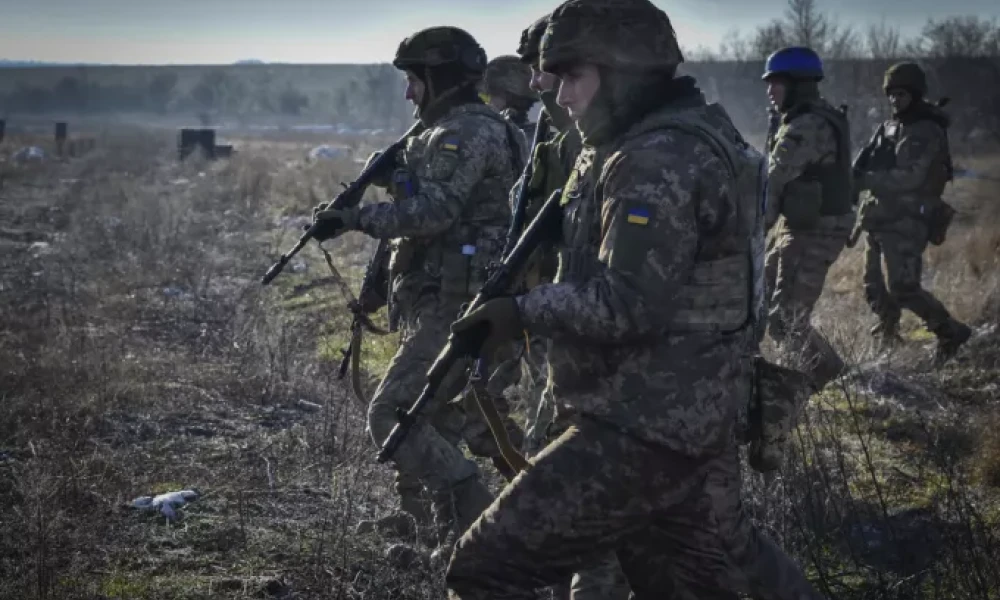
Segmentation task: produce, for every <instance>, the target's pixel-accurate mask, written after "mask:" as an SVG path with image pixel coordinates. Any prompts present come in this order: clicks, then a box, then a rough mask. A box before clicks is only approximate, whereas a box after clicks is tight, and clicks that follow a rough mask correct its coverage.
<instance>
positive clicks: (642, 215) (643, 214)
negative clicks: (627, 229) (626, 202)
mask: <svg viewBox="0 0 1000 600" xmlns="http://www.w3.org/2000/svg"><path fill="white" fill-rule="evenodd" d="M627 220H628V222H629V223H631V224H633V225H647V224H649V211H648V210H646V209H645V208H638V207H636V208H630V209H628V217H627Z"/></svg>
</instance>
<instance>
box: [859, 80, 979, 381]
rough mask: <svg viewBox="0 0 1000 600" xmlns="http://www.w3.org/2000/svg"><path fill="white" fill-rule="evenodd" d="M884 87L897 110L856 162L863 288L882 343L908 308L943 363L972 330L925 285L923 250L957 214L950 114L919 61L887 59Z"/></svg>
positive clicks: (895, 335) (891, 338)
mask: <svg viewBox="0 0 1000 600" xmlns="http://www.w3.org/2000/svg"><path fill="white" fill-rule="evenodd" d="M883 90H884V91H885V95H886V96H887V97H888V100H889V104H890V106H891V107H892V118H891V119H889V120H888V121H886V122H885V123H883V124H882V125H881V126H880V127H879V129H878V131H876V133H875V136H874V137H873V138H872V140H871V141H870V142H869V144H868V146H867V147H866V148H864V149H863V150H862V152H861V153H860V154H859V161H858V164H856V165H855V167H856V169H857V170H858V172H857V179H858V188H859V189H862V190H868V191H869V192H870V194H871V195H870V196H869V197H868V198H867V199H866V201H865V202H864V203H863V204H862V207H861V222H860V225H861V228H862V229H863V230H864V231H865V232H866V234H867V235H866V236H865V241H866V244H865V275H864V282H865V296H866V298H867V300H868V304H869V306H871V309H872V311H874V312H875V314H876V315H877V316H878V319H879V321H878V323H877V324H876V325H875V327H874V328H873V329H872V334H873V335H875V336H876V339H877V340H878V341H879V342H880V344H881V345H882V346H883V347H885V346H889V345H892V344H894V343H896V342H897V341H898V339H899V320H900V316H901V314H902V309H904V308H906V309H909V310H910V311H912V312H914V313H916V315H917V316H918V317H920V319H921V320H922V321H923V322H924V324H925V326H926V327H927V329H928V330H929V331H931V332H933V333H934V335H935V336H937V339H938V341H937V348H936V349H935V354H934V361H935V363H936V364H942V363H944V362H945V361H947V360H948V359H950V358H951V357H952V356H954V355H955V353H956V352H958V349H959V348H960V347H961V346H962V344H964V343H965V342H966V341H967V340H968V339H969V337H970V336H971V335H972V331H971V329H970V328H969V327H968V326H967V325H966V324H964V323H961V322H959V321H958V320H956V319H955V318H954V317H952V316H951V314H950V313H949V312H948V309H946V308H945V307H944V305H943V304H941V301H940V300H938V299H937V298H935V297H934V295H933V294H931V293H930V292H929V291H927V290H925V289H924V288H923V286H922V285H921V271H922V269H923V253H924V250H925V249H926V248H927V244H928V243H931V244H941V243H943V242H944V237H945V232H946V230H947V228H948V225H949V223H950V222H951V217H952V215H953V214H954V209H952V208H951V207H950V206H948V204H947V203H945V202H944V201H943V200H942V199H941V194H942V193H943V192H944V188H945V185H946V184H947V183H948V181H950V180H951V178H952V163H951V153H950V150H949V147H948V126H949V125H950V119H949V118H948V115H947V114H945V112H944V111H942V110H941V108H940V107H939V106H936V105H934V104H932V103H930V102H928V101H927V100H926V98H925V97H926V95H927V77H926V75H925V74H924V71H923V69H921V68H920V66H919V65H917V64H916V63H912V62H903V63H898V64H895V65H892V66H891V67H889V69H888V70H887V71H886V73H885V79H884V81H883ZM883 261H884V262H885V272H883V270H882V263H883ZM887 281H888V285H886V283H887Z"/></svg>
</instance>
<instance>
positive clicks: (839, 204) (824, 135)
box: [762, 47, 854, 388]
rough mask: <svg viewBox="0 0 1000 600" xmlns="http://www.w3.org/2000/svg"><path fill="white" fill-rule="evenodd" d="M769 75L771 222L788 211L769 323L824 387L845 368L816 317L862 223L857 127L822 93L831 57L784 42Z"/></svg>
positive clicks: (778, 241) (777, 238)
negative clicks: (855, 179) (834, 268)
mask: <svg viewBox="0 0 1000 600" xmlns="http://www.w3.org/2000/svg"><path fill="white" fill-rule="evenodd" d="M762 79H763V80H764V81H765V82H767V95H768V98H769V99H770V101H771V107H772V109H773V110H774V111H775V112H776V113H777V115H778V119H779V120H778V122H777V123H776V124H777V130H776V131H775V133H774V135H773V136H768V146H767V152H768V156H769V161H768V189H767V195H768V218H767V224H766V227H767V228H768V229H770V228H771V226H772V225H773V224H774V223H775V221H777V220H778V218H779V215H780V219H781V222H780V225H779V226H778V230H777V231H776V232H775V235H774V237H773V247H772V248H771V249H770V251H769V252H768V255H767V267H766V271H767V283H768V285H767V289H768V290H773V293H772V296H771V308H770V311H771V312H770V319H769V320H768V326H769V331H770V333H771V337H772V338H773V339H774V340H775V341H776V342H778V343H780V344H782V346H783V347H784V349H785V351H786V354H787V355H790V356H791V355H794V356H797V357H799V358H798V360H801V361H802V366H803V367H804V368H805V370H806V371H807V372H808V373H810V374H811V375H812V377H813V379H814V381H815V383H816V385H817V387H820V388H821V387H823V386H824V385H825V384H826V383H827V382H828V381H830V380H831V379H833V378H834V377H836V376H837V375H838V374H839V373H840V372H841V371H843V369H844V362H843V361H842V360H841V358H840V357H839V356H838V355H837V352H836V351H835V350H834V349H833V347H832V346H831V345H830V342H828V341H827V340H826V338H824V337H823V335H822V334H820V333H819V332H818V331H816V329H814V328H813V326H812V325H811V324H810V322H809V320H810V317H811V316H812V311H813V307H814V306H815V304H816V301H817V300H819V296H820V294H821V293H822V292H823V282H824V281H825V280H826V274H827V271H829V270H830V266H831V265H832V264H833V263H834V261H836V260H837V257H838V256H839V255H840V253H841V251H842V250H843V249H844V246H845V244H846V242H847V238H848V236H849V235H850V232H851V226H852V225H853V223H854V213H853V205H852V202H851V190H852V187H851V156H850V153H851V140H850V128H849V127H848V124H847V118H846V117H845V115H844V113H843V112H841V111H840V110H837V109H835V108H833V107H832V106H830V104H829V103H827V102H826V100H824V99H823V98H822V97H821V96H820V93H819V88H818V83H819V82H820V81H821V80H822V79H823V63H822V61H821V60H820V58H819V56H817V55H816V53H815V52H813V51H812V50H811V49H809V48H801V47H791V48H784V49H782V50H778V51H777V52H775V53H774V54H772V55H771V56H769V57H768V58H767V64H766V67H765V72H764V76H763V77H762Z"/></svg>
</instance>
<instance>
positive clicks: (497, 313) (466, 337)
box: [451, 296, 524, 360]
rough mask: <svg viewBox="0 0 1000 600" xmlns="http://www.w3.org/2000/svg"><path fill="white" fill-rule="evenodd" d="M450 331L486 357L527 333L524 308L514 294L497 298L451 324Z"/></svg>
mask: <svg viewBox="0 0 1000 600" xmlns="http://www.w3.org/2000/svg"><path fill="white" fill-rule="evenodd" d="M451 332H452V333H453V334H455V336H456V337H458V338H459V339H461V340H462V345H463V346H464V347H466V348H468V349H469V352H470V353H473V354H474V355H475V356H476V357H477V358H485V359H487V360H489V359H491V358H493V355H494V354H495V353H496V351H497V350H499V349H500V348H501V347H502V346H503V345H504V343H506V342H509V341H510V340H513V339H515V338H517V337H518V336H519V335H522V334H523V333H524V324H523V323H522V322H521V311H520V310H519V309H518V307H517V300H515V299H514V297H513V296H506V297H503V298H494V299H493V300H490V301H489V302H486V303H485V304H483V305H482V306H480V307H479V308H477V309H475V310H473V311H472V312H471V313H469V314H468V315H466V316H464V317H462V318H461V319H459V320H457V321H455V322H454V323H452V324H451Z"/></svg>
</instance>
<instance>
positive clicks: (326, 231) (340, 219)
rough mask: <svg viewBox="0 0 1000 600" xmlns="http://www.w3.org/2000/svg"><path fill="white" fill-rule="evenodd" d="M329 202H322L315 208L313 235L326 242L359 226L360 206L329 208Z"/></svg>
mask: <svg viewBox="0 0 1000 600" xmlns="http://www.w3.org/2000/svg"><path fill="white" fill-rule="evenodd" d="M327 206H329V205H328V204H320V205H319V206H317V207H315V208H313V222H312V225H310V226H309V227H312V228H313V237H314V238H316V239H317V240H319V241H321V242H324V241H326V240H331V239H333V238H335V237H338V236H340V235H342V234H344V233H345V232H348V231H353V230H355V229H357V228H358V216H359V214H360V208H359V207H357V206H352V207H350V208H342V209H336V208H327Z"/></svg>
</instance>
